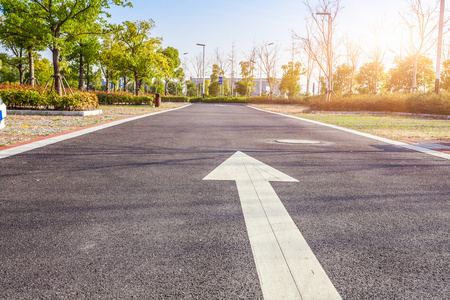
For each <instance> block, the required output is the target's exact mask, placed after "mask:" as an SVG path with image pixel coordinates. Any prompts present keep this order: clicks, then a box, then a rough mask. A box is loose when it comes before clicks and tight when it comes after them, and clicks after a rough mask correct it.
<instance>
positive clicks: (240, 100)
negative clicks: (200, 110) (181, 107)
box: [189, 97, 248, 103]
mask: <svg viewBox="0 0 450 300" xmlns="http://www.w3.org/2000/svg"><path fill="white" fill-rule="evenodd" d="M189 101H190V102H193V103H248V100H247V98H245V97H209V98H202V97H196V98H190V99H189Z"/></svg>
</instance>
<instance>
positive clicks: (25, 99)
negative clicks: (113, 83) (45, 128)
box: [0, 84, 98, 111]
mask: <svg viewBox="0 0 450 300" xmlns="http://www.w3.org/2000/svg"><path fill="white" fill-rule="evenodd" d="M73 92H74V94H73V95H72V94H71V93H70V91H69V90H67V95H64V96H61V97H59V96H58V95H57V94H56V93H55V92H54V91H50V90H48V91H45V92H44V90H43V88H42V87H30V86H24V85H5V84H3V85H0V97H2V100H3V102H4V103H5V104H6V106H7V107H8V108H9V109H55V110H78V111H82V110H92V109H97V108H98V99H97V96H96V95H95V94H92V93H87V92H81V91H78V90H73Z"/></svg>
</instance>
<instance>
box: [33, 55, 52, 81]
mask: <svg viewBox="0 0 450 300" xmlns="http://www.w3.org/2000/svg"><path fill="white" fill-rule="evenodd" d="M33 55H34V58H33V61H34V77H35V79H36V81H37V83H39V84H40V85H44V84H45V82H46V81H47V80H48V79H49V78H50V76H52V74H53V68H52V63H51V61H50V60H48V59H47V58H43V57H42V56H41V55H40V54H38V53H36V52H35V53H34V54H33ZM27 75H28V78H31V74H27Z"/></svg>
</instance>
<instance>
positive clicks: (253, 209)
mask: <svg viewBox="0 0 450 300" xmlns="http://www.w3.org/2000/svg"><path fill="white" fill-rule="evenodd" d="M203 180H234V181H236V186H237V189H238V192H239V198H240V201H241V206H242V211H243V213H244V219H245V224H246V227H247V231H248V235H249V240H250V244H251V247H252V252H253V257H254V260H255V264H256V269H257V271H258V276H259V280H260V284H261V289H262V292H263V296H264V299H304V300H307V299H329V300H332V299H341V297H340V295H339V294H338V292H337V291H336V289H335V287H334V286H333V284H332V282H331V281H330V279H329V278H328V276H327V274H326V273H325V271H324V270H323V268H322V266H321V265H320V263H319V261H318V260H317V258H316V257H315V255H314V253H313V252H312V251H311V248H310V247H309V246H308V244H307V242H306V240H305V239H304V237H303V235H302V234H301V233H300V231H299V229H298V228H297V226H296V225H295V223H294V221H293V220H292V218H291V216H290V215H289V213H288V212H287V210H286V208H285V207H284V205H283V203H282V202H281V201H280V198H279V197H278V195H277V194H276V192H275V190H274V189H273V188H272V186H271V184H270V183H269V181H286V182H298V180H296V179H294V178H292V177H290V176H288V175H286V174H284V173H282V172H280V171H278V170H276V169H274V168H272V167H270V166H268V165H266V164H264V163H262V162H260V161H258V160H256V159H254V158H252V157H250V156H248V155H246V154H244V153H242V152H239V151H238V152H236V153H235V154H234V155H232V156H231V157H230V158H229V159H227V160H226V161H225V162H223V163H222V164H221V165H220V166H218V167H217V168H216V169H215V170H213V171H212V172H211V173H210V174H209V175H207V176H206V177H205V178H203Z"/></svg>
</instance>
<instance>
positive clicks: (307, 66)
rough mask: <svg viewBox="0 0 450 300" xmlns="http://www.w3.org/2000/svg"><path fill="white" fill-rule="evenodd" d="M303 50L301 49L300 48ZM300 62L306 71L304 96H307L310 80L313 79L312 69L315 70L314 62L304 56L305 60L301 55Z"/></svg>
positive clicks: (307, 56)
mask: <svg viewBox="0 0 450 300" xmlns="http://www.w3.org/2000/svg"><path fill="white" fill-rule="evenodd" d="M302 50H303V48H302ZM300 62H301V63H302V65H303V66H305V69H306V73H305V75H306V95H309V94H310V93H309V87H310V85H311V78H312V77H313V74H314V69H315V62H314V60H313V59H312V58H311V57H310V56H309V55H306V58H305V57H304V56H302V55H300Z"/></svg>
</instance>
